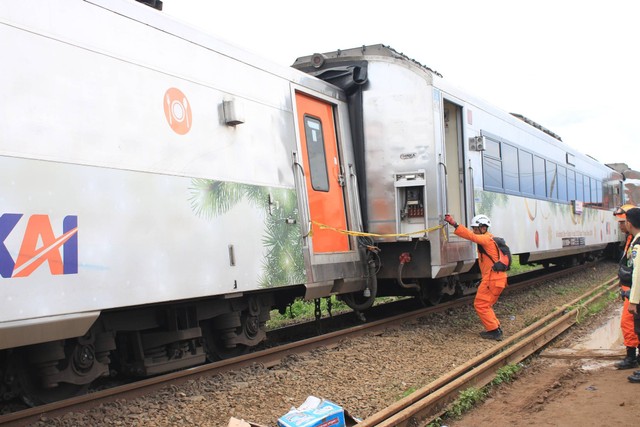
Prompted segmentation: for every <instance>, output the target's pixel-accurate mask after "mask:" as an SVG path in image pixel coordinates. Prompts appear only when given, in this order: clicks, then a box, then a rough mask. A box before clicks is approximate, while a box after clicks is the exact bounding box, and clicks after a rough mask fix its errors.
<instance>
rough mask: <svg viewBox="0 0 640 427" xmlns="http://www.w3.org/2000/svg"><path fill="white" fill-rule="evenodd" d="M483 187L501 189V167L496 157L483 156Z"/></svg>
mask: <svg viewBox="0 0 640 427" xmlns="http://www.w3.org/2000/svg"><path fill="white" fill-rule="evenodd" d="M482 169H483V171H484V174H483V178H484V186H485V188H492V189H500V190H502V170H501V169H502V168H501V162H500V160H498V159H492V158H491V157H485V158H484V163H483V165H482Z"/></svg>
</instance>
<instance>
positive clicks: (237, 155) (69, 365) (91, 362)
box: [0, 0, 623, 404]
mask: <svg viewBox="0 0 640 427" xmlns="http://www.w3.org/2000/svg"><path fill="white" fill-rule="evenodd" d="M106 35H108V36H106ZM0 39H2V40H5V41H10V43H9V42H6V43H1V44H0V54H1V55H2V57H3V58H5V61H4V66H3V68H2V72H1V73H2V79H0V90H1V91H2V93H3V97H2V100H1V101H0V117H2V122H3V123H2V128H1V130H0V174H1V176H2V181H3V183H4V186H3V191H2V194H0V275H1V278H0V299H1V301H2V310H0V377H1V378H2V379H3V381H1V382H0V396H3V398H11V397H13V396H18V395H20V396H23V397H24V398H25V399H26V400H28V401H29V402H30V403H33V404H39V403H44V402H49V401H52V400H56V399H59V398H61V397H65V396H70V395H74V394H77V393H80V392H83V391H84V390H86V388H87V386H88V385H90V384H91V383H92V382H93V381H94V380H96V379H98V378H100V377H102V376H106V375H109V373H110V372H112V371H118V372H122V373H125V374H129V375H134V376H140V377H144V376H151V375H156V374H160V373H163V372H168V371H171V370H176V369H181V368H184V367H189V366H194V365H197V364H200V363H203V362H204V361H205V360H206V359H209V360H217V359H220V358H225V357H230V356H233V355H235V354H239V353H241V352H243V351H245V350H246V349H248V348H250V347H252V346H255V345H256V344H258V343H260V342H261V341H263V340H264V338H265V332H264V324H265V322H266V321H267V320H268V319H269V313H270V310H272V309H274V308H279V309H281V310H282V309H284V308H286V306H287V305H288V304H290V303H291V302H292V301H294V300H295V299H296V298H305V299H316V298H320V297H328V296H331V295H338V296H340V297H341V298H344V299H345V301H347V303H348V304H349V305H350V306H352V307H353V308H354V309H356V310H364V309H366V308H367V307H369V306H370V305H371V304H372V302H373V300H374V298H375V297H376V296H377V295H382V294H390V295H402V294H409V295H416V296H419V297H421V298H424V299H426V300H428V301H431V302H435V301H437V300H438V299H439V298H440V297H441V296H442V295H446V294H456V293H461V292H462V293H464V292H469V291H472V290H473V287H472V286H471V284H472V283H473V280H472V279H473V276H474V270H473V267H474V264H475V261H476V260H475V257H476V255H475V248H474V247H473V245H472V244H470V243H469V242H467V241H463V240H460V239H458V238H456V237H455V236H454V235H453V234H452V233H451V232H450V230H448V229H447V228H443V226H442V225H443V216H444V214H445V213H446V212H451V213H452V214H453V215H454V216H455V217H456V218H457V219H459V221H460V222H464V221H465V219H469V218H471V217H472V216H473V215H474V214H475V213H480V212H481V213H485V214H487V215H489V216H490V217H491V219H492V221H493V224H494V226H493V227H492V231H493V232H494V234H497V235H502V236H504V237H506V238H507V240H508V242H509V244H510V246H511V248H512V251H513V252H514V253H516V254H519V255H520V260H521V262H523V263H534V262H537V263H565V262H567V263H568V262H579V261H581V260H583V259H585V258H586V257H589V256H592V254H593V253H600V252H602V251H604V250H605V249H606V248H607V247H608V246H612V245H616V244H617V243H618V241H619V240H620V237H621V236H619V235H618V234H617V233H618V231H617V230H618V228H617V227H616V226H615V223H614V218H613V216H612V215H611V212H610V210H611V208H613V207H615V206H616V205H619V204H621V203H622V197H623V194H622V191H621V189H622V180H623V177H622V174H620V173H619V172H616V171H614V170H613V169H611V168H609V167H607V166H604V165H602V164H600V163H598V162H597V161H595V160H593V159H591V158H589V157H588V156H585V155H583V154H581V153H579V152H578V151H576V150H574V149H572V148H571V147H569V146H568V145H565V144H564V143H562V141H560V139H559V137H557V136H556V135H554V134H553V133H551V132H549V131H547V130H546V129H544V128H542V127H541V126H539V125H536V124H535V123H532V122H531V121H528V120H527V119H526V118H524V117H516V116H513V115H509V114H507V113H504V112H502V111H499V110H497V109H495V108H493V107H491V106H490V105H489V104H487V103H485V102H483V101H481V100H478V99H475V98H473V97H470V96H468V95H467V94H464V93H462V92H460V91H458V90H457V89H455V88H454V87H451V86H449V85H448V84H447V83H446V82H445V81H444V80H443V79H442V78H441V76H440V75H439V74H438V73H436V72H434V71H432V70H430V69H429V68H427V67H424V66H422V65H421V64H419V63H417V62H416V61H413V60H411V59H409V58H408V57H406V56H404V55H402V54H399V53H398V52H396V51H394V50H393V49H391V48H389V47H386V46H383V45H374V46H367V47H362V48H357V49H350V50H345V51H337V52H332V53H326V54H314V55H310V56H308V57H302V58H300V59H298V60H297V61H296V62H295V64H294V67H293V68H289V67H281V66H277V65H275V64H273V63H271V62H269V61H267V60H265V59H262V58H260V57H256V56H254V55H251V54H249V53H247V52H245V51H243V50H241V49H238V48H237V47H234V46H232V45H230V44H228V43H224V42H221V41H220V40H218V39H216V38H214V37H212V36H209V35H207V34H204V33H202V32H200V31H196V30H194V29H192V28H189V27H187V26H185V25H183V24H182V23H180V22H177V21H175V20H173V19H171V18H169V17H167V16H165V15H163V14H162V12H160V11H158V10H154V9H152V8H150V7H147V6H145V5H143V4H140V3H137V2H134V1H130V0H51V1H48V2H38V1H35V0H23V1H20V2H9V3H7V4H3V6H2V8H1V9H0ZM296 68H297V69H296Z"/></svg>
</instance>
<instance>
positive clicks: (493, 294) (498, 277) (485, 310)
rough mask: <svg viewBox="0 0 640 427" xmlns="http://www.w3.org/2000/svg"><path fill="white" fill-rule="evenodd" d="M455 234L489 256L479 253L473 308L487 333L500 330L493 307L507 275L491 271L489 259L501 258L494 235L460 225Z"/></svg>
mask: <svg viewBox="0 0 640 427" xmlns="http://www.w3.org/2000/svg"><path fill="white" fill-rule="evenodd" d="M455 234H456V236H460V237H462V238H463V239H467V240H471V241H472V242H474V243H476V244H478V245H481V246H482V248H483V249H484V250H485V252H486V253H487V255H488V256H487V255H484V254H483V253H482V252H480V251H478V263H479V264H480V272H481V273H482V281H481V282H480V285H479V286H478V291H477V292H476V297H475V299H474V301H473V307H474V308H475V309H476V313H478V317H479V318H480V321H481V322H482V324H483V325H484V327H485V329H486V330H487V331H493V330H495V329H498V328H499V327H500V321H498V318H497V317H496V313H495V312H494V311H493V305H494V304H495V303H496V302H497V301H498V297H499V296H500V294H501V293H502V291H503V290H504V288H505V287H506V286H507V273H506V272H504V271H493V270H492V269H491V267H493V261H491V259H490V258H489V257H491V258H493V259H494V260H496V261H497V260H498V258H499V253H498V248H497V247H496V244H495V242H494V241H493V234H491V233H489V232H486V233H484V234H474V233H473V231H471V230H469V229H468V228H466V227H465V226H464V225H458V227H457V228H456V229H455ZM627 303H628V302H627ZM632 319H633V316H632ZM631 330H632V331H633V322H632V323H631Z"/></svg>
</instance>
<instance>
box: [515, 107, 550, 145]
mask: <svg viewBox="0 0 640 427" xmlns="http://www.w3.org/2000/svg"><path fill="white" fill-rule="evenodd" d="M511 115H512V116H513V117H516V118H518V119H520V120H522V121H523V122H525V123H526V124H528V125H531V126H533V127H534V128H536V129H539V130H541V131H542V132H544V133H546V134H547V135H549V136H551V137H553V138H555V139H557V140H558V141H562V138H561V137H560V135H558V134H557V133H555V132H551V131H550V130H549V129H547V128H546V127H544V126H542V125H541V124H538V123H536V122H534V121H533V120H531V119H529V118H527V117H525V116H523V115H522V114H518V113H511Z"/></svg>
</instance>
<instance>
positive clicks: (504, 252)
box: [478, 237, 511, 271]
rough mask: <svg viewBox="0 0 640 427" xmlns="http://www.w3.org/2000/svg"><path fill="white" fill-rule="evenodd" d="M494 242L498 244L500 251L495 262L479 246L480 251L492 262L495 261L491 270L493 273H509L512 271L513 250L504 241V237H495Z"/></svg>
mask: <svg viewBox="0 0 640 427" xmlns="http://www.w3.org/2000/svg"><path fill="white" fill-rule="evenodd" d="M493 242H494V243H495V244H496V248H497V249H498V260H497V261H496V260H494V259H493V258H491V257H490V256H489V254H488V253H487V252H486V251H485V250H484V248H483V247H482V245H478V250H479V251H480V252H481V253H483V254H485V255H486V256H488V257H489V259H490V260H491V261H493V267H491V269H492V270H493V271H508V270H510V269H511V249H509V246H508V245H507V242H505V241H504V239H503V238H502V237H493Z"/></svg>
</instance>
